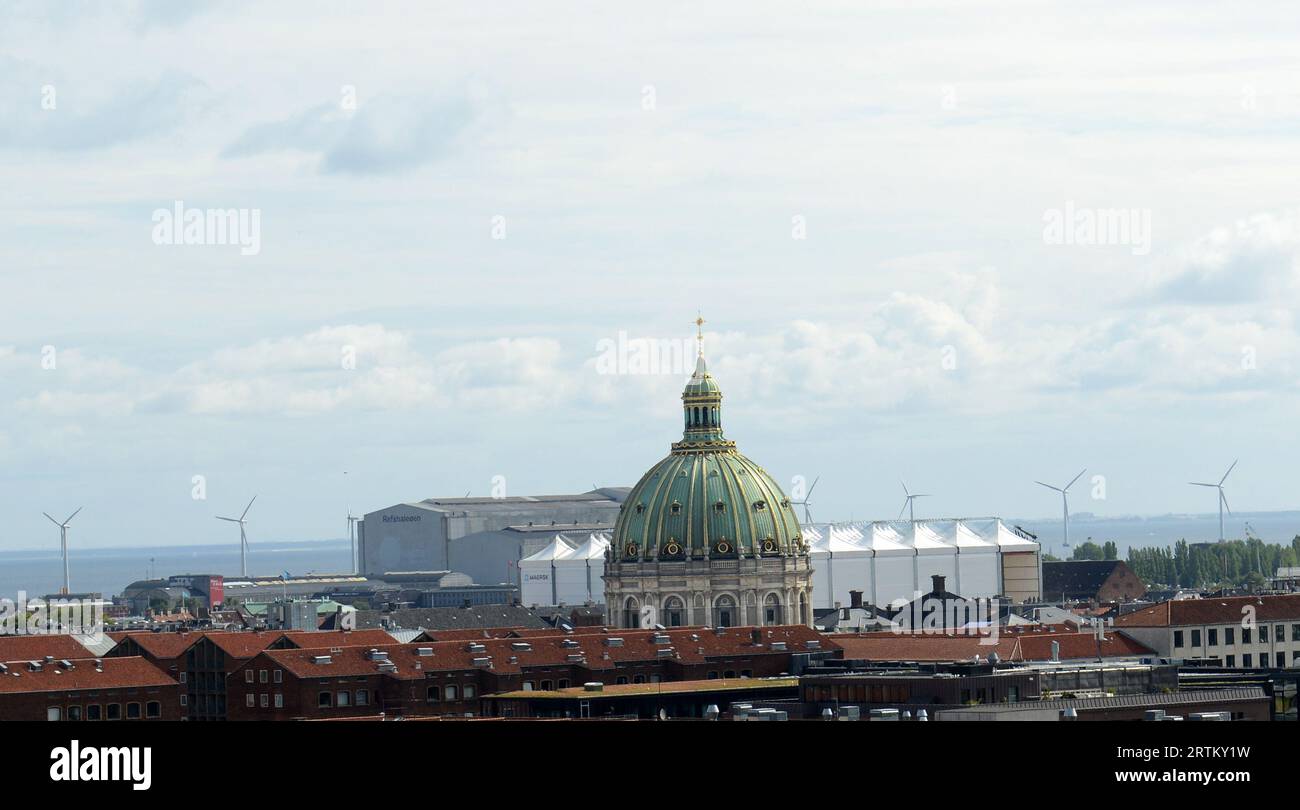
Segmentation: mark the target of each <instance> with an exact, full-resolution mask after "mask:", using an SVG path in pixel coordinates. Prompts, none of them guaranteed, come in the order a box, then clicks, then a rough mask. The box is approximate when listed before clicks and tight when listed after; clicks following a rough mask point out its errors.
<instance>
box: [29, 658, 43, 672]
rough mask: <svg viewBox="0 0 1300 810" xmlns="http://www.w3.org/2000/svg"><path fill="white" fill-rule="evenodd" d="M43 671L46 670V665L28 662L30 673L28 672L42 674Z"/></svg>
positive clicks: (38, 662)
mask: <svg viewBox="0 0 1300 810" xmlns="http://www.w3.org/2000/svg"><path fill="white" fill-rule="evenodd" d="M42 669H45V665H44V664H42V663H41V662H40V661H28V662H27V671H28V672H40V671H41V670H42Z"/></svg>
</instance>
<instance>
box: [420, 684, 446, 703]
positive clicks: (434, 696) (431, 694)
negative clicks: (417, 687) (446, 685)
mask: <svg viewBox="0 0 1300 810" xmlns="http://www.w3.org/2000/svg"><path fill="white" fill-rule="evenodd" d="M424 695H425V698H424V699H425V700H426V701H427V702H429V703H437V702H438V698H439V697H441V695H442V687H441V686H430V687H429V688H428V689H425V690H424Z"/></svg>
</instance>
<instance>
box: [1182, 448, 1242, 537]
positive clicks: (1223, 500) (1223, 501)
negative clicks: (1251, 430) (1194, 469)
mask: <svg viewBox="0 0 1300 810" xmlns="http://www.w3.org/2000/svg"><path fill="white" fill-rule="evenodd" d="M1240 460H1241V459H1237V460H1235V461H1233V462H1232V466H1230V467H1228V471H1227V472H1226V473H1224V474H1223V477H1222V478H1220V479H1219V483H1217V484H1203V483H1201V482H1199V481H1188V482H1187V483H1189V484H1191V485H1192V486H1194V487H1214V488H1215V489H1217V490H1218V491H1219V542H1220V543H1222V542H1223V510H1224V509H1227V510H1228V514H1230V515H1231V514H1232V507H1230V506H1228V496H1227V495H1225V494H1224V493H1223V482H1224V481H1227V480H1228V476H1229V475H1231V474H1232V468H1233V467H1236V466H1237V461H1240Z"/></svg>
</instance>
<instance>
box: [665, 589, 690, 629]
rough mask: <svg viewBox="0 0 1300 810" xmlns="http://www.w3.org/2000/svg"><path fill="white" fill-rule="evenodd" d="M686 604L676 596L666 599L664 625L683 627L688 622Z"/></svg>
mask: <svg viewBox="0 0 1300 810" xmlns="http://www.w3.org/2000/svg"><path fill="white" fill-rule="evenodd" d="M685 619H686V605H685V604H683V603H682V600H681V599H680V598H678V597H676V596H670V597H668V598H667V599H665V600H664V626H665V627H681V626H682V625H684V624H685V623H686V621H685Z"/></svg>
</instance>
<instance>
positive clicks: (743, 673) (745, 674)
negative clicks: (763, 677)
mask: <svg viewBox="0 0 1300 810" xmlns="http://www.w3.org/2000/svg"><path fill="white" fill-rule="evenodd" d="M740 677H742V678H752V677H754V670H752V669H742V670H741V671H740Z"/></svg>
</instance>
